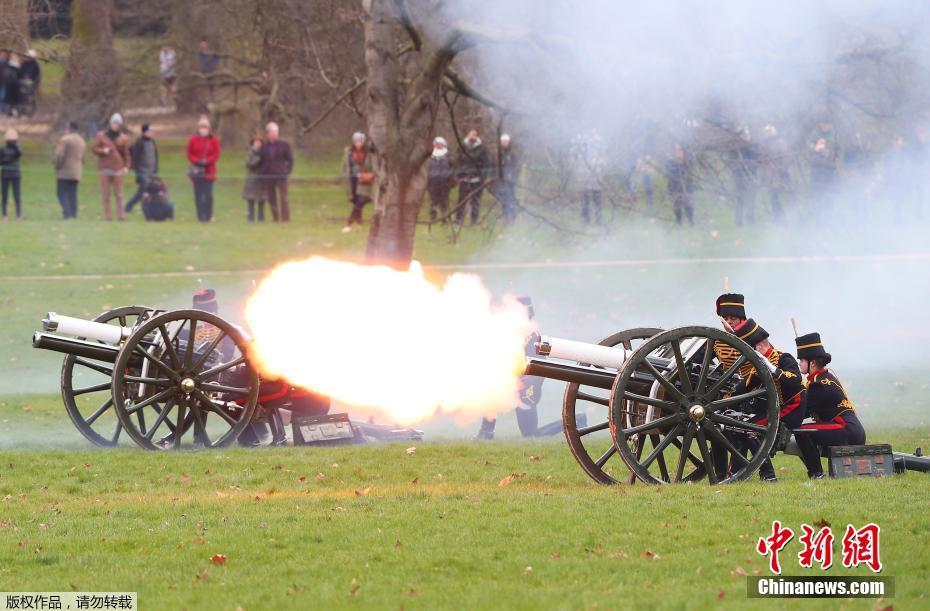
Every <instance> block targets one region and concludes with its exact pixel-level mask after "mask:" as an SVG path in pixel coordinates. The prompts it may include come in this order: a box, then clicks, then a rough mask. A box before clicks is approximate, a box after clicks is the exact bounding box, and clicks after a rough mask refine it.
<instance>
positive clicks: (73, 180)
mask: <svg viewBox="0 0 930 611" xmlns="http://www.w3.org/2000/svg"><path fill="white" fill-rule="evenodd" d="M86 149H87V144H85V142H84V138H81V135H80V134H79V133H78V127H77V124H76V123H74V122H71V123H68V127H67V128H66V131H65V135H64V136H62V137H61V140H59V141H58V146H56V147H55V178H56V179H57V180H56V183H57V184H56V191H57V194H58V203H59V204H60V205H61V213H62V215H63V216H64V218H65V219H76V218H77V209H78V183H79V182H80V181H81V174H82V173H83V170H84V152H85V151H86Z"/></svg>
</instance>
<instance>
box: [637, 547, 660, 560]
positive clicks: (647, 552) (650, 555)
mask: <svg viewBox="0 0 930 611" xmlns="http://www.w3.org/2000/svg"><path fill="white" fill-rule="evenodd" d="M639 557H640V558H652V559H653V560H658V559H659V554H657V553H655V552H654V551H652V550H651V549H646V550H643V551H642V553H640V555H639Z"/></svg>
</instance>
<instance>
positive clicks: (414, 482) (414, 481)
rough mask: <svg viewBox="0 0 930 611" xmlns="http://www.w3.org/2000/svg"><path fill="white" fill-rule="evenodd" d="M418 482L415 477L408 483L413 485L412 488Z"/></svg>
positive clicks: (417, 478) (418, 479)
mask: <svg viewBox="0 0 930 611" xmlns="http://www.w3.org/2000/svg"><path fill="white" fill-rule="evenodd" d="M419 482H420V478H419V477H415V478H413V479H412V480H410V483H411V484H413V485H414V486H416V485H417V484H418V483H419Z"/></svg>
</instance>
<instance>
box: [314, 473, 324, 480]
mask: <svg viewBox="0 0 930 611" xmlns="http://www.w3.org/2000/svg"><path fill="white" fill-rule="evenodd" d="M325 477H326V475H324V474H323V473H322V472H321V473H317V474H316V479H317V480H318V481H319V480H321V479H323V478H325Z"/></svg>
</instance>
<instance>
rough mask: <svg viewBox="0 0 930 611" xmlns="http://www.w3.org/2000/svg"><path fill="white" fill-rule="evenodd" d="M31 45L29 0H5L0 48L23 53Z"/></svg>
mask: <svg viewBox="0 0 930 611" xmlns="http://www.w3.org/2000/svg"><path fill="white" fill-rule="evenodd" d="M28 47H29V0H3V10H2V11H0V49H2V50H6V51H15V52H17V53H22V52H23V51H25V50H26V49H27V48H28Z"/></svg>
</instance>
